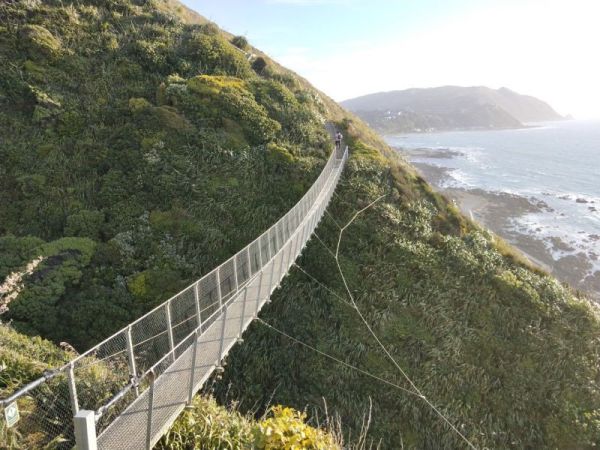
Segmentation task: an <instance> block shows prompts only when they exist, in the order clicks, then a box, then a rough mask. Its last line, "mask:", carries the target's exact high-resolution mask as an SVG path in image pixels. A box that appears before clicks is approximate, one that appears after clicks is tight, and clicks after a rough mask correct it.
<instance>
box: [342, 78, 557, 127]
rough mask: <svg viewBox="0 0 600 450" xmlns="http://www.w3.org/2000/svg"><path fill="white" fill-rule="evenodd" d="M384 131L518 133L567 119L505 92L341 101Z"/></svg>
mask: <svg viewBox="0 0 600 450" xmlns="http://www.w3.org/2000/svg"><path fill="white" fill-rule="evenodd" d="M342 105H343V106H344V107H346V108H348V109H349V110H351V111H354V112H355V113H356V114H358V115H359V116H360V117H361V118H363V119H364V120H366V121H367V122H368V123H369V124H370V125H371V126H373V127H374V128H376V129H377V130H378V131H380V132H385V133H389V132H405V131H433V130H447V129H472V128H518V127H521V126H523V124H524V123H526V122H542V121H547V120H560V119H563V117H562V116H560V115H559V114H558V113H557V112H556V111H554V109H552V107H551V106H550V105H548V103H546V102H544V101H542V100H539V99H537V98H535V97H531V96H529V95H521V94H518V93H516V92H514V91H511V90H510V89H507V88H504V87H503V88H500V89H490V88H487V87H483V86H477V87H460V86H443V87H437V88H427V89H406V90H403V91H391V92H378V93H376V94H369V95H364V96H362V97H357V98H354V99H350V100H346V101H344V102H342Z"/></svg>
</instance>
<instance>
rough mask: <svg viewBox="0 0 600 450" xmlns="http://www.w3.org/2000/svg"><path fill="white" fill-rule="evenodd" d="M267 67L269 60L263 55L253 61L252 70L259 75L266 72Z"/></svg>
mask: <svg viewBox="0 0 600 450" xmlns="http://www.w3.org/2000/svg"><path fill="white" fill-rule="evenodd" d="M266 67H267V61H266V60H265V58H263V57H262V56H259V57H258V58H256V59H255V60H254V61H252V70H254V71H255V72H256V73H257V74H259V75H261V74H262V73H263V72H264V70H265V68H266Z"/></svg>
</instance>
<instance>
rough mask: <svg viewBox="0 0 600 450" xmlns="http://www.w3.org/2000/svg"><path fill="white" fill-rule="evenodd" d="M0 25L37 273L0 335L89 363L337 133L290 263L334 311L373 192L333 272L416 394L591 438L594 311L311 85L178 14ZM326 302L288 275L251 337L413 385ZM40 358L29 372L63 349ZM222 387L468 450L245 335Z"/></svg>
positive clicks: (26, 247)
mask: <svg viewBox="0 0 600 450" xmlns="http://www.w3.org/2000/svg"><path fill="white" fill-rule="evenodd" d="M177 14H184V16H185V18H186V20H188V22H195V23H186V22H184V21H182V20H180V18H179V17H178V16H177ZM0 18H2V20H0V59H1V60H2V61H3V64H1V65H0V141H1V142H2V145H1V146H0V161H2V164H1V165H0V198H2V200H3V201H2V206H1V207H0V280H4V279H5V277H7V276H8V275H10V274H14V273H22V274H23V273H24V272H23V271H24V268H25V267H26V266H27V264H28V263H31V262H32V261H34V260H37V259H39V257H42V258H43V259H42V260H41V262H40V263H39V265H38V266H37V267H36V268H35V269H34V270H33V271H32V273H31V274H30V275H27V274H26V273H24V274H23V276H22V280H23V281H22V290H21V292H20V293H19V294H18V295H17V296H16V298H14V299H12V300H10V302H9V303H8V302H7V299H9V298H12V297H10V296H6V295H4V294H0V295H4V296H3V297H2V299H0V300H2V302H3V303H2V304H0V307H2V306H4V307H7V308H8V311H7V312H6V313H4V314H2V315H1V316H0V318H1V319H2V321H9V320H10V321H11V324H12V326H13V327H14V328H15V329H16V330H17V331H20V332H23V333H26V334H29V335H31V336H35V335H41V336H43V337H45V338H48V339H51V340H53V341H55V342H60V341H67V342H69V343H71V344H72V345H74V346H75V347H76V348H77V349H80V350H81V349H84V348H86V347H88V346H90V345H91V344H93V343H95V342H97V341H98V340H100V339H101V338H103V337H105V336H107V335H109V334H110V333H111V332H112V331H115V330H116V329H118V328H119V327H121V326H122V325H124V324H125V323H127V322H128V321H130V320H131V319H133V318H135V317H136V316H138V315H140V314H141V313H142V312H144V311H146V310H148V309H150V308H151V307H152V306H154V305H156V304H157V303H158V302H160V301H162V300H164V299H165V298H167V297H168V296H169V295H170V294H172V293H174V292H176V291H177V290H179V289H180V288H181V287H182V286H184V285H186V284H187V283H189V282H190V281H192V280H193V279H195V278H197V277H198V276H199V275H200V274H202V273H205V272H206V271H207V270H209V269H211V268H213V267H214V266H215V265H217V264H218V263H219V262H221V261H223V260H224V259H226V258H227V257H228V256H230V255H231V254H232V253H234V252H235V251H236V250H237V249H239V248H241V247H243V246H244V245H245V244H246V243H248V242H249V241H250V240H251V239H253V238H254V237H256V236H257V235H258V234H259V233H261V232H262V231H263V230H264V229H266V228H267V227H268V226H269V225H270V224H271V223H272V222H274V221H275V220H276V219H277V218H278V217H280V216H281V215H282V214H283V213H284V212H285V211H286V210H287V209H288V208H289V207H290V206H291V205H293V204H294V202H295V201H296V200H297V199H298V198H299V197H300V196H301V195H302V194H303V192H304V191H305V190H306V189H307V188H308V186H310V184H311V183H312V181H313V180H314V178H315V177H316V176H317V174H318V172H319V169H320V167H321V166H322V164H323V162H324V160H325V158H326V156H327V154H328V152H329V149H330V143H329V138H328V136H327V134H326V132H325V123H326V122H327V121H334V122H338V123H339V125H340V126H343V127H344V128H345V134H346V135H348V136H349V138H350V142H349V143H350V145H351V149H352V155H351V158H350V160H349V162H348V165H347V169H346V171H345V174H344V177H343V179H342V182H341V185H340V188H339V189H338V191H337V193H336V196H334V201H333V204H332V206H331V208H330V211H329V212H330V214H331V215H330V216H327V218H326V219H325V220H324V222H323V224H322V225H321V226H320V227H319V229H318V230H317V235H318V236H319V238H320V239H321V240H322V241H323V243H321V242H319V241H318V240H316V239H314V240H313V241H311V243H310V244H309V246H308V248H307V249H306V251H305V254H304V255H303V257H302V259H301V261H299V266H300V267H302V269H303V270H304V271H306V273H308V274H310V276H312V277H316V278H317V279H318V280H319V281H320V283H323V285H325V286H327V287H328V288H330V289H332V290H333V291H334V292H337V293H338V294H339V296H340V297H341V299H343V300H344V301H345V302H347V301H348V297H347V295H346V294H345V287H344V285H343V283H342V281H341V278H340V274H339V272H338V269H337V266H336V264H335V261H334V260H333V259H332V257H331V254H330V253H329V252H328V251H327V250H326V249H325V247H324V246H323V245H325V246H328V247H329V249H331V250H334V249H335V245H336V244H337V241H338V235H339V229H338V225H336V222H337V223H338V224H340V225H344V224H345V223H347V222H348V221H349V220H350V218H351V217H352V215H353V214H354V213H355V212H356V211H358V210H359V209H361V208H363V207H365V206H367V205H368V204H369V203H370V202H372V201H373V200H375V199H377V198H378V197H380V196H382V195H384V197H382V198H381V199H380V200H379V201H378V202H376V203H375V204H374V205H373V206H372V207H370V208H369V209H367V210H365V211H364V212H363V213H362V214H361V215H359V216H358V217H357V218H356V220H355V221H354V222H353V223H352V225H350V226H349V227H348V228H347V229H346V231H345V233H344V235H343V239H342V241H341V245H340V253H339V261H340V267H341V268H342V270H343V273H344V274H345V276H346V278H347V280H348V285H349V289H350V291H351V292H352V293H353V294H354V297H355V299H356V301H357V304H358V306H359V308H360V309H361V311H362V312H363V313H364V315H365V317H366V319H367V321H368V323H369V324H370V325H371V326H372V327H373V329H374V331H375V332H376V333H377V334H378V335H379V336H380V338H381V339H382V342H383V343H384V344H385V345H386V347H387V348H388V349H389V351H390V352H391V354H392V355H393V356H394V358H395V359H396V360H397V361H398V363H399V364H400V365H401V367H403V368H404V370H405V371H406V372H407V374H408V375H409V376H410V377H411V378H412V379H413V381H414V382H415V383H416V384H417V385H418V386H419V387H420V388H421V389H422V391H423V394H424V395H426V397H427V398H428V399H429V400H430V401H431V402H432V403H433V404H435V405H437V406H438V407H439V408H440V409H441V410H442V411H443V412H444V413H445V414H446V415H447V416H448V418H449V420H450V421H451V422H452V423H454V424H455V425H456V426H457V427H458V428H459V429H460V431H461V432H462V433H464V434H465V435H466V436H467V438H468V439H469V440H470V441H472V442H473V443H474V444H475V445H476V446H477V447H480V448H483V447H485V446H487V447H493V448H591V447H593V445H594V444H595V443H598V442H600V422H599V413H600V411H599V408H600V394H599V392H598V388H597V386H596V384H597V383H596V381H597V379H598V376H599V373H598V364H597V361H598V356H599V355H598V352H599V351H598V349H597V345H596V344H597V342H598V338H599V337H600V328H599V321H598V317H597V313H596V311H595V310H594V309H593V308H592V307H591V305H590V304H589V303H587V302H586V301H585V300H579V299H577V298H574V297H573V296H572V295H571V293H570V292H569V291H568V289H566V288H564V287H562V286H560V285H559V284H558V283H557V282H556V281H555V280H553V279H552V278H550V277H548V276H546V275H544V274H542V273H539V272H538V271H536V270H533V269H531V268H530V267H529V266H528V265H527V264H526V263H524V262H523V261H520V260H519V258H518V257H516V256H515V255H514V254H513V253H512V252H511V249H510V248H508V247H506V246H505V245H504V244H502V243H501V242H498V241H497V240H496V238H494V237H493V236H490V235H488V234H486V233H484V232H482V231H481V230H479V229H477V227H476V226H474V225H473V224H471V223H469V222H468V221H466V220H465V219H464V218H463V217H462V216H460V214H459V213H458V212H457V211H456V209H454V208H453V207H452V206H451V205H450V204H449V203H448V202H447V201H446V200H445V199H443V198H442V197H440V196H439V195H437V194H435V193H434V192H432V191H431V189H430V187H429V186H428V185H427V184H426V182H425V181H424V180H422V179H421V178H420V177H418V176H416V174H415V172H414V171H413V170H412V169H411V168H410V167H409V166H408V165H407V164H406V163H404V162H402V161H401V160H399V158H398V157H397V156H395V155H394V154H393V153H392V151H391V150H390V149H389V148H387V147H386V146H385V145H384V144H383V143H381V141H380V140H378V139H377V138H376V137H375V135H374V134H373V133H372V132H371V131H370V130H368V129H367V128H366V127H365V126H364V125H363V124H362V122H360V121H359V120H358V119H355V118H353V117H352V116H350V115H348V114H346V113H345V112H344V111H342V110H341V109H340V108H339V107H338V106H337V105H335V104H333V102H331V101H330V100H329V99H328V98H327V97H326V96H324V95H322V94H321V93H319V92H318V91H316V90H315V89H313V88H312V87H310V85H309V84H308V83H307V82H306V81H304V80H302V79H301V78H299V77H298V76H297V75H295V74H293V73H291V72H289V71H287V70H285V69H283V68H282V67H280V66H278V65H277V64H276V63H275V62H273V61H271V60H269V59H268V58H267V57H266V56H264V55H262V54H261V53H260V52H259V51H258V50H256V49H252V48H247V51H241V49H240V48H238V47H236V46H235V45H233V44H232V43H231V42H230V40H231V39H232V37H231V36H230V35H228V34H226V33H222V32H221V31H220V30H219V29H218V28H217V27H216V26H215V25H214V24H210V23H208V22H206V21H204V20H202V18H199V17H197V16H193V14H191V13H190V12H189V11H186V10H180V11H179V12H178V11H177V5H176V4H175V3H174V2H172V1H169V2H163V1H161V0H154V1H146V0H85V1H84V0H78V1H75V0H73V1H69V0H46V1H43V2H42V1H39V0H11V1H9V2H3V3H1V4H0ZM234 42H235V44H236V45H238V46H240V47H242V48H246V45H245V42H244V40H243V39H236V40H235V41H234ZM249 53H253V54H256V55H258V57H249ZM323 285H322V284H319V283H317V282H315V281H314V280H313V279H312V278H310V277H309V276H308V275H306V274H305V273H303V272H302V271H301V270H300V269H294V270H293V271H292V274H291V276H290V277H289V278H287V279H286V280H285V281H284V283H283V284H282V287H281V289H280V290H279V291H278V292H277V293H276V295H275V296H274V298H273V302H272V304H271V306H270V308H269V309H268V310H266V312H265V314H264V315H263V318H264V320H265V321H266V322H267V323H270V324H272V325H274V326H276V327H277V328H279V329H282V330H285V331H286V332H288V333H289V334H290V335H292V336H293V337H295V338H298V339H301V340H302V341H304V342H306V343H309V344H310V345H312V346H315V347H316V348H318V349H319V350H320V351H323V352H325V353H328V354H331V355H334V356H336V357H337V358H340V359H342V360H344V361H347V362H348V363H351V364H353V365H355V366H358V367H359V368H361V369H363V370H367V371H369V372H371V373H373V374H375V375H377V376H380V377H383V378H385V379H387V380H389V381H391V382H393V383H395V384H398V385H399V386H401V387H405V388H408V387H409V386H408V384H407V382H406V381H405V380H404V379H403V378H402V376H401V375H400V374H399V372H398V370H397V369H396V368H395V367H394V366H393V365H392V364H391V363H390V362H389V361H388V360H386V359H385V357H384V356H383V354H382V352H381V350H380V348H379V347H377V345H376V344H375V342H374V340H373V338H372V336H371V335H370V334H369V333H368V332H367V330H366V328H365V326H364V324H362V323H361V322H360V320H359V317H358V315H357V313H356V311H355V310H353V309H352V308H349V306H348V304H347V303H344V302H342V301H341V299H340V298H338V297H336V296H335V295H333V294H331V292H329V291H327V290H326V289H325V288H324V287H323ZM6 336H8V339H9V340H10V341H11V342H12V341H13V340H14V342H17V343H18V342H25V341H27V340H28V339H29V338H27V337H25V336H23V335H22V334H18V333H15V332H14V331H11V332H10V334H7V335H6ZM15 345H17V344H15ZM35 345H37V344H35ZM40 345H41V344H40ZM40 349H45V350H40V351H41V352H42V353H41V354H37V356H35V357H34V358H32V361H33V362H34V363H35V361H43V362H44V364H49V365H55V364H58V363H59V362H60V361H61V360H62V359H61V358H65V357H67V356H68V355H64V354H62V353H60V352H59V351H58V350H56V352H57V353H56V354H54V351H55V349H54V348H53V347H52V346H49V344H47V343H44V344H43V345H41V346H40ZM45 354H48V356H43V355H45ZM11 357H14V354H13V356H11ZM15 364H16V363H15ZM32 364H33V363H32ZM22 365H23V366H24V367H26V366H27V362H26V361H25V362H23V364H22ZM36 367H38V366H36ZM21 372H22V374H24V375H22V376H21V375H20V377H21V378H20V380H22V381H25V380H26V379H28V378H31V377H33V376H35V373H37V372H34V371H29V372H27V371H25V369H24V370H22V371H21ZM3 383H5V382H4V381H3ZM214 386H215V387H214V392H215V394H216V395H217V397H218V398H219V399H220V400H221V401H222V403H225V402H227V401H229V400H231V399H234V400H238V401H240V402H241V403H240V408H241V410H242V412H243V413H247V412H249V411H255V410H257V411H258V414H259V415H261V414H262V413H263V412H264V411H265V410H266V409H267V408H268V406H269V405H270V404H286V405H290V406H293V407H295V408H296V409H298V410H304V409H305V408H306V409H307V411H308V412H309V413H310V414H312V413H313V412H314V411H315V410H316V411H318V412H319V416H320V417H323V416H324V411H323V409H324V406H323V405H324V401H323V399H325V402H326V404H327V405H328V408H329V412H330V413H331V412H338V413H339V414H340V415H341V420H342V424H343V425H344V426H345V431H346V433H347V434H350V435H351V438H350V441H352V437H356V436H357V434H358V433H360V430H361V429H362V427H363V417H364V414H365V413H366V412H367V410H368V407H369V402H370V399H371V400H372V403H373V415H372V423H371V428H370V437H371V438H372V439H373V440H374V441H375V442H379V441H381V443H382V448H392V449H395V448H400V447H401V446H402V445H404V446H405V447H406V448H435V449H437V448H460V447H462V446H464V442H463V441H461V440H460V439H459V438H458V437H457V435H456V434H454V433H452V432H451V430H450V429H449V428H448V426H447V425H446V424H445V423H444V422H443V421H441V420H440V418H439V417H438V416H437V415H435V414H434V413H433V412H432V411H431V409H430V408H428V407H427V406H426V404H425V403H424V402H423V401H422V400H421V399H419V398H416V397H415V396H411V395H406V394H405V393H403V392H402V391H400V390H393V389H392V388H390V387H389V385H385V384H381V383H378V382H375V381H373V379H371V378H366V377H365V376H364V375H362V374H359V373H357V372H355V371H352V370H350V369H348V368H344V367H342V366H338V365H336V364H335V363H333V362H332V361H331V360H327V359H324V358H323V357H322V356H320V355H318V354H316V353H314V352H311V351H310V350H308V349H306V348H305V347H301V346H299V345H298V344H294V343H293V341H290V340H289V339H287V338H284V337H282V336H281V335H278V334H276V333H275V332H274V331H273V330H271V329H269V328H267V327H266V326H265V325H262V324H260V323H256V324H254V325H253V327H252V328H251V329H250V330H249V332H248V333H247V335H245V343H244V345H241V346H238V347H237V348H236V351H235V352H234V353H233V354H232V355H231V356H230V358H229V361H228V366H227V370H226V372H225V376H224V379H223V380H222V381H218V382H216V384H215V385H214ZM0 387H2V388H6V385H3V386H0ZM206 408H209V406H206ZM209 409H210V408H209ZM319 410H320V411H319ZM191 417H192V418H191V420H190V415H189V414H187V415H186V416H185V417H182V418H181V420H180V421H179V422H178V423H177V425H176V426H175V428H174V430H173V432H172V434H170V435H169V436H168V437H167V438H165V439H166V441H164V442H175V441H173V440H172V441H169V439H178V438H177V436H180V439H179V440H178V441H177V442H179V443H181V442H187V443H188V444H187V445H188V446H191V445H192V444H191V442H192V441H193V436H194V435H195V433H203V431H202V430H203V428H202V427H199V426H197V423H196V422H195V420H196V419H194V415H193V414H192V416H191ZM236 426H237V425H236ZM164 442H163V443H164ZM182 448H189V447H185V446H183V447H182ZM223 448H228V447H226V444H223Z"/></svg>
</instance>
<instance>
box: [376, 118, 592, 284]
mask: <svg viewBox="0 0 600 450" xmlns="http://www.w3.org/2000/svg"><path fill="white" fill-rule="evenodd" d="M529 125H531V126H530V127H528V128H523V129H514V130H493V131H453V132H440V133H425V134H423V133H420V134H404V135H398V136H386V140H387V142H388V143H389V144H390V145H392V146H393V147H396V148H399V149H401V151H403V152H404V153H405V155H406V157H407V158H408V159H409V160H410V161H411V162H413V163H415V165H416V166H417V167H421V168H427V167H430V168H432V169H433V168H435V169H437V170H438V173H439V172H440V171H443V173H444V175H445V176H443V177H441V178H437V179H436V180H432V179H430V180H429V181H431V182H433V183H434V184H436V185H437V187H438V188H439V189H441V190H442V191H444V190H449V191H452V190H454V191H471V192H479V191H485V192H487V193H491V194H502V195H504V196H506V195H507V194H508V195H510V197H512V198H521V199H526V200H527V201H529V202H530V204H531V205H532V208H530V209H529V210H527V208H526V211H525V212H523V210H522V208H521V209H519V212H517V211H515V210H511V211H505V216H506V217H505V218H504V219H506V220H504V221H503V223H502V226H501V227H500V228H501V229H494V226H493V225H494V224H487V225H491V226H490V228H492V229H494V231H496V232H500V234H501V235H502V234H505V235H506V237H508V238H509V240H511V238H514V236H515V235H518V234H521V235H527V236H529V237H532V238H535V239H536V240H538V241H539V242H541V243H543V244H544V247H545V250H546V252H547V253H548V255H550V256H551V260H552V261H554V262H555V263H557V264H555V265H556V266H560V267H561V270H567V271H568V269H569V267H568V266H569V263H572V264H576V265H577V266H578V267H577V268H576V269H577V270H574V271H573V273H572V274H570V276H568V277H566V278H567V279H568V281H569V282H571V284H574V285H576V286H575V287H577V288H579V287H581V286H577V284H581V285H582V286H585V287H586V288H587V290H588V291H597V292H596V293H598V292H600V121H577V120H571V121H560V122H551V123H541V124H529ZM427 173H428V171H424V175H425V177H426V178H428V177H427ZM534 205H535V206H534ZM496 228H498V227H496ZM512 240H513V241H515V240H514V239H512ZM515 242H516V241H515ZM517 246H518V244H517ZM542 259H543V258H542ZM582 264H583V266H584V267H581V265H582ZM550 266H552V264H550ZM574 269H575V268H574ZM579 278H581V279H579ZM578 279H579V282H580V283H578V282H577V281H578Z"/></svg>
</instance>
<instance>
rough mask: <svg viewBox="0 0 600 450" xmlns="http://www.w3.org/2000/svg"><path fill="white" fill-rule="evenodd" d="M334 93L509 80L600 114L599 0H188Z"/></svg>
mask: <svg viewBox="0 0 600 450" xmlns="http://www.w3.org/2000/svg"><path fill="white" fill-rule="evenodd" d="M184 3H185V4H187V5H188V6H190V7H191V8H192V9H195V10H196V11H198V12H199V13H200V14H202V15H204V16H205V17H207V18H209V19H211V20H213V21H215V22H216V23H217V24H218V25H220V26H221V27H222V28H224V29H226V30H228V31H230V32H231V33H234V34H242V35H245V36H246V37H247V38H248V40H249V41H250V42H251V43H252V44H253V45H254V46H256V47H257V48H260V49H261V50H263V51H265V52H266V53H267V54H269V55H270V56H272V57H273V58H274V59H275V60H277V61H278V62H280V63H281V64H283V65H284V66H286V67H288V68H290V69H292V70H294V71H295V72H297V73H298V74H300V75H301V76H303V77H305V78H307V79H308V80H309V81H310V82H311V83H312V84H314V85H315V86H316V87H317V88H319V89H321V90H322V91H323V92H325V93H326V94H328V95H329V96H331V97H333V98H334V99H335V100H338V101H340V100H345V99H348V98H352V97H356V96H359V95H364V94H369V93H373V92H379V91H389V90H396V89H407V88H412V87H433V86H443V85H459V86H480V85H483V86H489V87H492V88H499V87H502V86H506V87H508V88H510V89H513V90H515V91H517V92H520V93H522V94H529V95H533V96H536V97H539V98H540V99H542V100H545V101H547V102H548V103H550V105H551V106H553V107H554V108H555V109H556V110H557V111H558V112H559V113H561V114H568V113H570V114H573V115H574V116H575V117H576V118H592V117H595V118H600V0H568V1H559V0H546V1H543V0H503V1H502V0H445V1H444V0H410V1H409V0H397V1H395V0H346V1H344V0H184Z"/></svg>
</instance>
